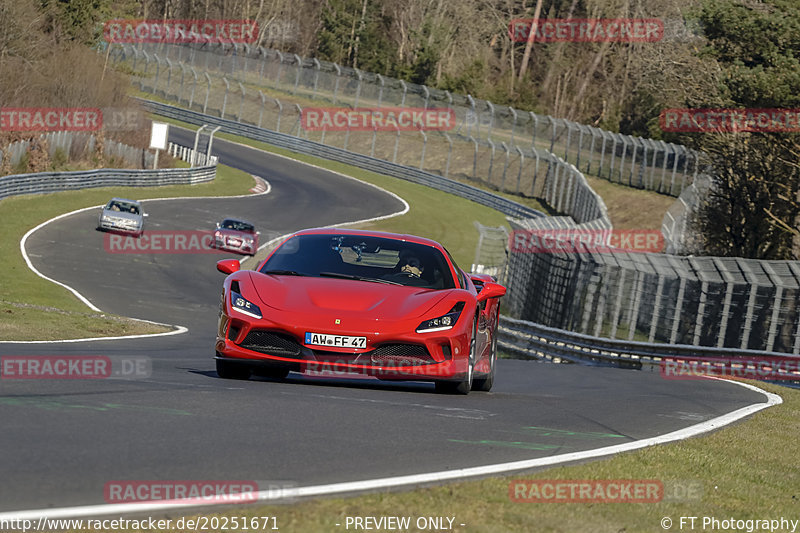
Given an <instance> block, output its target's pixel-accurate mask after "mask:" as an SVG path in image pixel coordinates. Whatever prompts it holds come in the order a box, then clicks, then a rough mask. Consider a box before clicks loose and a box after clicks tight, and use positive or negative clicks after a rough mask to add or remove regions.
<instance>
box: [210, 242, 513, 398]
mask: <svg viewBox="0 0 800 533" xmlns="http://www.w3.org/2000/svg"><path fill="white" fill-rule="evenodd" d="M217 269H218V270H219V271H220V272H223V273H225V274H229V275H228V277H227V278H225V282H224V287H223V292H222V300H221V302H220V315H219V327H218V330H217V339H216V365H217V374H219V376H220V377H222V378H231V379H247V378H248V377H250V375H251V374H256V375H261V376H268V377H273V378H279V379H281V378H285V377H286V376H287V375H288V373H289V372H290V371H298V372H314V371H330V372H331V373H336V374H337V375H341V376H347V375H348V374H361V375H368V376H373V377H376V378H379V379H385V380H413V381H433V382H434V383H435V384H436V390H437V391H438V392H449V393H460V394H467V393H469V391H470V390H480V391H488V390H490V389H491V388H492V384H493V382H494V375H495V362H496V330H497V323H498V319H499V309H498V307H499V304H500V297H501V296H503V295H504V294H505V292H506V289H505V287H503V286H502V285H499V284H497V283H495V282H494V280H493V278H492V277H491V276H486V275H475V274H472V275H470V274H468V273H466V272H464V271H463V270H461V269H460V268H458V266H457V265H456V263H455V262H454V261H453V258H452V257H451V256H450V254H449V253H448V252H447V250H445V249H444V247H442V245H441V244H439V243H437V242H434V241H432V240H429V239H424V238H421V237H414V236H411V235H397V234H393V233H382V232H374V231H356V230H342V229H331V228H326V229H312V230H304V231H300V232H297V233H295V234H293V235H291V236H290V237H288V238H287V239H286V240H284V241H283V242H282V243H281V244H280V246H278V247H277V248H276V249H275V250H274V251H273V252H272V253H271V254H270V255H269V256H268V257H267V258H266V259H265V260H264V261H263V262H262V263H261V264H260V265H259V267H258V269H257V270H239V261H238V260H236V259H226V260H223V261H219V262H218V263H217Z"/></svg>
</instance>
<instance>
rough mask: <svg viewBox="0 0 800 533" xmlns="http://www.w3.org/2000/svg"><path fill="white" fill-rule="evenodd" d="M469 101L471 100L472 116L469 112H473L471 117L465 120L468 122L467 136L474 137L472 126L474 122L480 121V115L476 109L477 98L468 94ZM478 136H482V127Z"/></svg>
mask: <svg viewBox="0 0 800 533" xmlns="http://www.w3.org/2000/svg"><path fill="white" fill-rule="evenodd" d="M467 101H468V102H469V105H470V111H469V112H468V116H470V115H469V114H470V113H471V118H470V119H465V121H466V122H467V137H472V126H473V125H474V123H477V122H478V115H477V110H476V109H475V100H474V99H473V98H472V96H471V95H469V94H468V95H467ZM478 136H480V129H478Z"/></svg>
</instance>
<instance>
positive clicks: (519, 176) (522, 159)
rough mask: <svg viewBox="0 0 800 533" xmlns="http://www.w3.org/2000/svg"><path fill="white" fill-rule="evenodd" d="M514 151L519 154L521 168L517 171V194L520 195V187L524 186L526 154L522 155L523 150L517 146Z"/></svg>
mask: <svg viewBox="0 0 800 533" xmlns="http://www.w3.org/2000/svg"><path fill="white" fill-rule="evenodd" d="M514 149H515V150H516V151H517V153H518V154H519V168H518V169H517V191H516V193H517V194H520V190H519V189H520V187H521V186H522V167H523V166H525V154H523V153H522V150H521V149H520V147H519V146H517V145H516V144H515V145H514Z"/></svg>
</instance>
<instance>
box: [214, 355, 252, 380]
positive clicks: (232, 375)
mask: <svg viewBox="0 0 800 533" xmlns="http://www.w3.org/2000/svg"><path fill="white" fill-rule="evenodd" d="M217 375H218V376H219V377H221V378H222V379H248V378H249V377H250V369H249V368H247V367H246V366H243V365H240V364H237V363H231V362H230V361H224V360H222V359H217Z"/></svg>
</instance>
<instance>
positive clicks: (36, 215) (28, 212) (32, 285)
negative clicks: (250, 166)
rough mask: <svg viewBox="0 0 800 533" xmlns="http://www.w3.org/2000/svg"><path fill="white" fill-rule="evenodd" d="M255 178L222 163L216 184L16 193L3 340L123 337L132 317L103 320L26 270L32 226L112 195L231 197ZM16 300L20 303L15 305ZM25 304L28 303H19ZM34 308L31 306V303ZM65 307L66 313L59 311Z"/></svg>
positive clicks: (7, 243) (10, 213)
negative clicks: (24, 244) (25, 240)
mask: <svg viewBox="0 0 800 533" xmlns="http://www.w3.org/2000/svg"><path fill="white" fill-rule="evenodd" d="M252 186H253V178H252V177H251V176H250V175H249V174H247V173H245V172H242V171H240V170H236V169H232V168H229V167H224V166H219V167H218V170H217V177H216V179H215V180H214V181H213V182H210V183H202V184H197V185H175V186H167V187H153V188H143V187H108V188H100V189H85V190H80V191H68V192H59V193H53V194H38V195H33V194H32V195H25V196H14V197H11V198H5V199H3V200H2V201H0V220H2V221H3V224H0V287H2V288H3V290H2V300H3V302H2V303H3V306H2V307H0V313H2V316H3V321H2V322H3V325H2V327H0V340H53V339H59V338H62V339H63V338H82V337H94V336H98V334H100V333H101V332H102V334H104V335H125V334H127V333H129V332H130V331H131V328H133V325H132V324H131V323H130V321H125V320H120V318H119V317H109V318H103V317H101V316H98V315H96V314H92V313H88V309H87V308H86V306H85V305H84V304H83V303H81V302H80V301H79V300H78V299H77V298H75V296H74V295H72V293H70V292H69V291H67V290H66V289H64V288H62V287H59V286H57V285H55V284H53V283H50V282H48V281H45V280H43V279H41V278H40V277H38V276H37V275H36V274H34V273H33V272H32V271H31V270H30V269H28V267H27V265H26V264H25V261H24V260H23V258H22V254H21V253H20V250H19V242H20V240H21V239H22V237H23V235H24V234H25V233H26V232H27V231H28V230H30V229H31V228H33V227H35V226H37V225H38V224H40V223H42V222H44V221H46V220H49V219H50V218H53V217H55V216H57V215H60V214H62V213H66V212H69V211H73V210H75V209H80V208H83V207H89V206H93V205H100V204H104V203H105V202H107V201H108V199H109V198H110V197H111V196H122V197H132V198H136V199H141V200H145V199H147V198H162V197H170V196H228V195H231V194H244V193H246V192H247V191H248V189H250V188H251V187H252ZM15 304H16V305H15ZM20 305H22V306H26V307H20ZM30 306H33V307H30ZM56 310H60V311H65V312H68V313H69V314H67V315H64V314H60V313H58V311H56ZM138 324H139V325H138V326H136V327H135V328H134V331H135V332H137V333H142V332H159V331H164V328H162V327H159V326H150V325H145V324H142V323H138Z"/></svg>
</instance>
